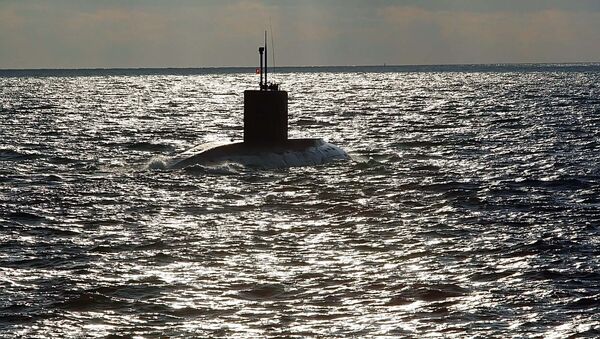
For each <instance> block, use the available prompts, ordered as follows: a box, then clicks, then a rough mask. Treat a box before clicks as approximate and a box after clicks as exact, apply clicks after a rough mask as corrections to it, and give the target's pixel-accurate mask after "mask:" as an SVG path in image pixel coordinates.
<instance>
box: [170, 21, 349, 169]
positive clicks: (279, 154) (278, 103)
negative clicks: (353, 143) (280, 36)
mask: <svg viewBox="0 0 600 339" xmlns="http://www.w3.org/2000/svg"><path fill="white" fill-rule="evenodd" d="M258 53H259V55H260V70H258V69H257V73H258V72H259V73H260V83H259V88H258V89H253V90H245V91H244V129H243V131H244V135H243V141H241V142H212V143H207V144H202V145H198V146H195V147H193V148H191V149H189V150H187V151H185V152H183V153H180V154H178V155H177V156H175V157H173V158H172V159H171V161H170V162H169V163H170V164H169V165H168V167H169V168H170V169H181V168H186V167H189V166H194V165H203V166H205V165H209V166H210V165H215V164H220V163H228V162H229V163H238V164H241V165H243V166H248V167H255V168H287V167H300V166H316V165H322V164H325V163H329V162H332V161H344V160H349V159H350V156H349V155H348V154H347V153H346V152H345V151H344V150H343V149H341V148H340V147H338V146H335V145H333V144H331V143H329V142H327V141H325V140H323V139H321V138H306V139H290V138H288V93H287V92H286V91H283V90H281V89H280V88H279V85H278V84H276V83H269V82H268V78H267V77H268V50H267V36H266V32H265V43H264V46H261V47H259V48H258ZM263 61H264V65H263Z"/></svg>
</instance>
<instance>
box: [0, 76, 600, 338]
mask: <svg viewBox="0 0 600 339" xmlns="http://www.w3.org/2000/svg"><path fill="white" fill-rule="evenodd" d="M436 67H445V68H444V69H440V68H436ZM436 67H432V68H429V69H428V68H423V67H421V68H414V69H410V68H409V67H408V68H407V67H405V68H403V69H394V68H385V69H384V68H371V69H370V70H369V69H319V70H316V69H308V70H302V69H293V70H287V72H286V73H282V74H278V75H277V76H276V79H277V80H278V81H280V82H281V83H282V84H283V87H284V88H285V89H287V90H289V91H290V113H291V116H290V125H291V134H292V135H293V136H295V137H325V138H327V139H328V140H329V141H330V142H332V143H334V144H336V145H338V146H341V147H343V148H344V149H346V150H347V151H349V152H350V154H351V155H352V156H353V159H354V160H353V161H351V162H336V163H333V164H329V165H325V166H321V167H306V168H291V169H284V170H256V169H252V168H244V167H243V166H240V165H236V164H222V165H219V166H215V167H202V166H195V167H192V168H187V169H184V170H177V171H169V170H154V169H151V168H152V166H151V165H150V166H149V165H148V164H152V163H153V162H156V161H160V160H161V159H162V158H161V157H165V158H166V157H169V156H173V155H175V154H177V153H178V152H180V151H183V150H185V149H188V148H190V147H192V146H194V145H196V144H198V143H202V142H208V141H214V140H222V139H240V138H241V133H242V129H241V125H242V95H241V94H242V91H243V90H244V89H247V88H251V87H255V83H256V82H257V79H256V76H255V75H254V74H251V73H250V72H247V71H243V70H218V71H214V72H212V71H198V70H189V72H188V73H186V71H185V70H177V71H173V72H169V71H168V70H163V71H161V72H158V73H157V72H148V71H146V72H144V71H140V70H137V71H136V70H131V71H129V72H130V73H128V71H127V70H119V71H115V70H104V71H102V70H95V71H93V72H91V71H87V73H86V72H83V73H77V72H73V71H71V72H72V73H69V71H55V73H52V71H44V72H46V74H40V73H35V72H32V73H27V71H4V72H3V73H0V119H1V121H2V125H1V129H0V337H6V338H12V337H23V338H63V337H64V338H73V337H78V336H79V337H86V338H87V337H106V338H119V337H125V338H127V337H130V336H131V337H136V338H137V337H140V338H145V337H148V338H156V337H159V336H169V337H178V338H179V337H181V338H187V337H235V338H239V337H251V338H255V337H285V338H287V337H289V338H307V337H319V338H335V337H359V338H362V337H390V338H391V337H415V338H419V337H423V336H430V337H449V338H452V337H456V338H465V337H473V338H489V337H497V338H506V337H519V338H521V337H540V338H541V337H545V338H552V337H555V338H564V337H569V336H573V337H597V336H600V315H599V314H600V260H599V259H598V257H599V255H600V246H599V245H600V223H599V222H600V184H599V179H600V166H599V165H600V161H599V160H598V147H599V141H600V87H599V85H598V84H599V82H600V67H599V66H598V65H518V66H511V65H499V66H477V67H475V66H472V68H469V67H467V66H436ZM452 67H454V68H452ZM19 72H21V73H19ZM38 72H39V71H38ZM90 72H91V73H90Z"/></svg>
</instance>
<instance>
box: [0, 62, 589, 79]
mask: <svg viewBox="0 0 600 339" xmlns="http://www.w3.org/2000/svg"><path fill="white" fill-rule="evenodd" d="M255 70H256V67H199V68H193V67H187V68H183V67H182V68H177V67H166V68H73V69H50V68H48V69H44V68H40V69H0V77H52V76H57V77H69V76H127V75H131V76H139V75H203V74H233V73H255ZM547 71H560V72H581V71H593V72H597V71H598V72H600V62H575V63H505V64H447V65H366V66H283V67H276V68H273V69H271V72H275V73H320V72H326V73H387V72H403V73H410V72H468V73H470V72H473V73H478V72H547Z"/></svg>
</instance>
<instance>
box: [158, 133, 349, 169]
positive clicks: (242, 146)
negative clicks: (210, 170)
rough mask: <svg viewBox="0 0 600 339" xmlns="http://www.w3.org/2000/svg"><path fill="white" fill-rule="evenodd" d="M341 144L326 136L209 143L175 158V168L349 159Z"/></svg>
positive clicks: (284, 164)
mask: <svg viewBox="0 0 600 339" xmlns="http://www.w3.org/2000/svg"><path fill="white" fill-rule="evenodd" d="M349 158H350V157H349V156H348V154H347V153H346V152H344V151H343V150H342V149H341V148H339V147H337V146H335V145H332V144H330V143H328V142H325V141H324V140H322V139H318V138H315V139H288V140H285V141H282V142H280V143H277V144H260V143H258V144H254V143H244V142H234V143H219V142H216V143H208V144H202V145H199V146H196V147H194V148H192V149H190V150H188V151H185V152H183V153H181V154H180V155H178V156H177V157H175V158H174V159H173V162H172V164H171V165H170V166H169V167H170V168H173V169H178V168H184V167H188V166H193V165H205V164H211V163H219V162H237V163H241V164H242V165H246V166H252V167H263V168H281V167H296V166H312V165H320V164H324V163H327V162H330V161H333V160H348V159H349Z"/></svg>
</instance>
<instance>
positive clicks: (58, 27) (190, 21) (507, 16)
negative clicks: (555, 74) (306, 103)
mask: <svg viewBox="0 0 600 339" xmlns="http://www.w3.org/2000/svg"><path fill="white" fill-rule="evenodd" d="M269 26H272V29H273V32H274V42H275V43H274V45H275V61H276V63H277V64H278V65H374V64H375V65H377V64H383V63H387V64H448V63H504V62H577V61H581V62H586V61H600V0H395V1H394V0H369V1H367V0H364V1H360V0H281V1H275V0H160V1H159V0H0V68H84V67H208V66H254V65H255V64H256V63H257V59H258V56H257V51H256V47H257V46H258V45H259V44H261V41H262V35H263V31H264V29H265V28H269Z"/></svg>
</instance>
